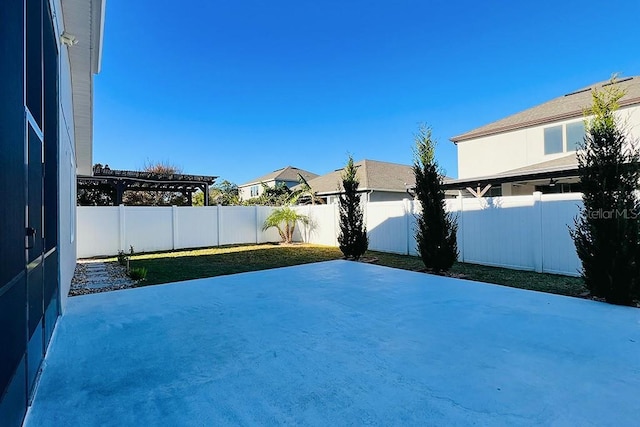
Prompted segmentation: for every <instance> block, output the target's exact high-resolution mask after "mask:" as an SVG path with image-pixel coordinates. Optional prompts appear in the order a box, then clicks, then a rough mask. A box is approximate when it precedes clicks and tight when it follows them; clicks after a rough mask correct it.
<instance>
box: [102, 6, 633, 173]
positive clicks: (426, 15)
mask: <svg viewBox="0 0 640 427" xmlns="http://www.w3.org/2000/svg"><path fill="white" fill-rule="evenodd" d="M519 3H521V2H506V1H485V2H480V1H455V0H449V1H440V0H428V1H426V0H424V1H420V0H412V1H408V0H393V1H392V0H388V1H376V0H370V1H360V0H357V1H346V0H343V1H333V0H328V1H327V0H323V1H305V0H297V1H283V0H272V1H268V2H267V1H258V0H250V1H244V0H225V1H220V0H216V1H205V0H192V1H181V2H175V1H162V0H155V1H150V0H146V1H143V0H136V1H124V0H110V1H108V2H107V11H106V22H105V36H104V50H103V62H102V71H101V73H100V74H99V75H97V76H96V77H95V95H94V103H95V111H94V163H102V164H109V166H110V167H111V168H113V169H139V168H142V167H143V166H144V165H145V163H148V162H151V163H153V162H157V161H162V162H169V163H171V164H174V165H176V166H178V167H180V168H181V169H182V170H183V172H184V173H190V174H203V175H216V176H219V177H220V180H222V179H227V180H230V181H233V182H236V183H239V184H240V183H243V182H245V181H248V180H250V179H252V178H255V177H258V176H260V175H263V174H266V173H269V172H271V171H273V170H276V169H279V168H281V167H284V166H287V165H293V166H297V167H299V168H303V169H307V170H309V171H312V172H315V173H318V174H324V173H327V172H329V171H332V170H335V169H337V168H340V167H342V166H343V165H344V163H345V162H346V159H347V155H348V154H352V155H353V157H354V159H355V160H361V159H364V158H367V159H373V160H382V161H390V162H397V163H406V164H410V163H411V161H412V146H413V135H414V134H415V132H416V130H417V128H418V125H419V123H427V124H429V125H430V126H431V127H432V128H433V134H434V136H435V137H436V139H437V140H438V150H437V158H438V161H439V163H440V165H441V166H442V168H443V169H444V170H445V172H446V173H447V175H449V176H454V177H455V176H457V157H456V147H455V145H454V144H453V143H451V142H450V141H449V138H450V137H452V136H454V135H457V134H460V133H463V132H466V131H468V130H471V129H473V128H475V127H478V126H481V125H483V124H486V123H489V122H491V121H494V120H497V119H500V118H503V117H505V116H507V115H510V114H513V113H516V112H518V111H521V110H523V109H525V108H528V107H531V106H534V105H537V104H539V103H542V102H544V101H547V100H549V99H552V98H554V97H557V96H560V95H563V94H565V93H568V92H571V91H573V90H575V89H578V88H581V87H584V86H587V85H589V84H591V83H593V82H596V81H600V80H605V79H608V78H609V77H610V75H611V74H612V73H614V72H620V73H622V75H625V76H630V75H637V74H640V55H639V54H638V52H639V46H640V32H639V31H638V27H637V17H638V16H640V2H638V1H636V0H628V1H621V2H616V3H615V5H614V4H611V6H609V5H607V4H606V3H604V2H602V1H584V0H583V1H567V0H561V1H558V0H555V1H547V0H540V1H535V2H522V4H519Z"/></svg>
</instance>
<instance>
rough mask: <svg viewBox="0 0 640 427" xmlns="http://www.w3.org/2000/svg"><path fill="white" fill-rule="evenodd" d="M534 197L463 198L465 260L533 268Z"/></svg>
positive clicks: (461, 218) (462, 224) (460, 220)
mask: <svg viewBox="0 0 640 427" xmlns="http://www.w3.org/2000/svg"><path fill="white" fill-rule="evenodd" d="M533 205H534V200H533V197H531V196H512V197H494V198H486V199H476V198H469V199H463V210H462V213H461V214H460V213H459V212H460V211H457V213H458V221H459V223H461V229H462V232H461V234H462V236H461V237H462V239H461V240H462V245H463V251H464V261H465V262H471V263H476V264H485V265H495V266H502V267H510V268H517V269H525V270H533V269H534V251H533V245H532V244H531V243H532V238H533V237H534V234H535V233H536V232H538V233H539V232H540V230H536V229H535V227H534V226H533V225H534V209H533Z"/></svg>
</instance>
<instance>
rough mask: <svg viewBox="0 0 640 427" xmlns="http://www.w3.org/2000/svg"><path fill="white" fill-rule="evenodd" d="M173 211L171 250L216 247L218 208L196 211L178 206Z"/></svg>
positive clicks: (200, 208) (204, 208)
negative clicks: (172, 244) (173, 237)
mask: <svg viewBox="0 0 640 427" xmlns="http://www.w3.org/2000/svg"><path fill="white" fill-rule="evenodd" d="M174 209H175V217H174V219H175V223H174V224H173V225H174V235H175V242H174V248H173V249H182V248H201V247H207V246H217V245H218V207H217V206H205V207H198V208H196V209H194V208H192V207H189V206H180V207H176V208H174Z"/></svg>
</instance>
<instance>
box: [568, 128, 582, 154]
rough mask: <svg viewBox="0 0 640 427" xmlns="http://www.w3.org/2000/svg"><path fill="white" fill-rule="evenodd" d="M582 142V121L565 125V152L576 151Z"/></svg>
mask: <svg viewBox="0 0 640 427" xmlns="http://www.w3.org/2000/svg"><path fill="white" fill-rule="evenodd" d="M583 140H584V123H583V122H582V121H580V122H575V123H567V151H576V150H577V149H578V146H579V144H582V141H583Z"/></svg>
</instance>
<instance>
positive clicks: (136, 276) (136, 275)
mask: <svg viewBox="0 0 640 427" xmlns="http://www.w3.org/2000/svg"><path fill="white" fill-rule="evenodd" d="M129 277H131V278H132V279H133V280H144V279H145V278H146V277H147V269H146V268H144V267H135V268H132V269H130V270H129Z"/></svg>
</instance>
